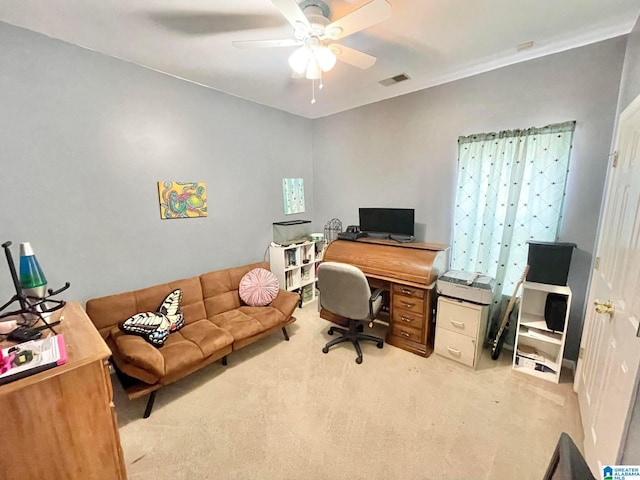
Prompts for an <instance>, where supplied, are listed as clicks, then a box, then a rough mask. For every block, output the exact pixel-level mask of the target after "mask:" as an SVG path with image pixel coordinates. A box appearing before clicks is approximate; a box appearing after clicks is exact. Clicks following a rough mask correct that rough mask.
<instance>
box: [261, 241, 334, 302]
mask: <svg viewBox="0 0 640 480" xmlns="http://www.w3.org/2000/svg"><path fill="white" fill-rule="evenodd" d="M323 252H324V241H320V242H312V241H308V242H303V243H298V244H295V245H287V246H284V245H273V244H272V245H271V246H270V247H269V264H270V267H271V271H272V272H273V273H274V274H275V276H276V277H277V278H278V282H280V288H282V289H284V290H288V291H297V292H298V293H300V306H301V307H302V306H304V305H306V304H308V303H310V302H312V301H313V300H315V299H316V298H317V280H318V275H317V274H318V265H319V264H320V262H321V261H322V254H323Z"/></svg>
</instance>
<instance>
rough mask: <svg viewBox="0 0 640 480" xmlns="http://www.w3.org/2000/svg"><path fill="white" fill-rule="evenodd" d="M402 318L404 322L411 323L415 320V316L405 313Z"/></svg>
mask: <svg viewBox="0 0 640 480" xmlns="http://www.w3.org/2000/svg"><path fill="white" fill-rule="evenodd" d="M400 320H402V321H403V322H408V323H411V322H413V320H414V319H413V318H410V317H405V316H404V315H402V316H401V317H400Z"/></svg>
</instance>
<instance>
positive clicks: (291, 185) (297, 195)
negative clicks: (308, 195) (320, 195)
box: [282, 178, 304, 215]
mask: <svg viewBox="0 0 640 480" xmlns="http://www.w3.org/2000/svg"><path fill="white" fill-rule="evenodd" d="M282 198H283V200H284V214H285V215H291V214H293V213H302V212H304V179H302V178H283V179H282Z"/></svg>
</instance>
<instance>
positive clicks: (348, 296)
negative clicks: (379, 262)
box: [318, 262, 384, 363]
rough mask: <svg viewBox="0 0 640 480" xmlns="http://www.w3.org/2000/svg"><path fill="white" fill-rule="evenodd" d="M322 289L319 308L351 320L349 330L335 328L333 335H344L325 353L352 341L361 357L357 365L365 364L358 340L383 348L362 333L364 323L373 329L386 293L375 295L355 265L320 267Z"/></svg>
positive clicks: (376, 338)
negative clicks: (368, 341)
mask: <svg viewBox="0 0 640 480" xmlns="http://www.w3.org/2000/svg"><path fill="white" fill-rule="evenodd" d="M318 288H319V289H320V298H319V300H318V302H319V306H320V307H321V308H324V309H325V310H327V311H329V312H331V313H333V314H335V315H339V316H341V317H344V318H346V319H348V320H349V329H348V330H345V329H344V328H339V327H331V328H329V332H328V333H329V335H333V332H340V333H341V334H342V335H341V336H340V337H339V338H335V339H333V340H331V341H330V342H329V343H327V344H326V345H325V346H324V348H323V349H322V351H323V352H324V353H328V352H329V349H330V348H331V347H333V346H334V345H337V344H338V343H342V342H347V341H350V342H351V343H353V346H354V347H355V349H356V352H357V353H358V357H357V358H356V363H362V349H361V348H360V344H359V343H358V340H370V341H372V342H376V344H377V346H378V348H382V346H383V345H384V341H383V340H382V339H381V338H378V337H374V336H373V335H367V334H365V333H361V331H362V330H361V328H362V322H363V321H364V322H368V323H369V326H370V327H371V326H373V320H374V318H375V317H376V315H377V314H378V312H379V311H380V308H381V307H382V296H381V293H382V289H378V290H376V291H374V292H373V293H371V289H370V288H369V283H368V282H367V277H365V275H364V273H362V271H361V270H360V269H359V268H357V267H354V266H353V265H348V264H346V263H337V262H323V263H321V264H320V266H319V267H318Z"/></svg>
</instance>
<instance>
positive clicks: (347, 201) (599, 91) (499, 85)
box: [313, 37, 626, 359]
mask: <svg viewBox="0 0 640 480" xmlns="http://www.w3.org/2000/svg"><path fill="white" fill-rule="evenodd" d="M625 43H626V39H625V38H624V37H620V38H616V39H612V40H608V41H605V42H600V43H597V44H593V45H590V46H586V47H582V48H578V49H574V50H570V51H567V52H564V53H559V54H555V55H551V56H547V57H543V58H539V59H536V60H531V61H528V62H524V63H520V64H517V65H512V66H509V67H505V68H501V69H499V70H495V71H492V72H488V73H485V74H482V75H477V76H474V77H470V78H466V79H462V80H459V81H455V82H451V83H448V84H445V85H441V86H438V87H434V88H429V89H426V90H422V91H419V92H416V93H413V94H409V95H404V96H401V97H396V98H393V99H390V100H387V101H383V102H379V103H375V104H372V105H368V106H364V107H361V108H358V109H354V110H350V111H347V112H343V113H339V114H336V115H333V116H330V117H325V118H322V119H319V120H316V121H315V122H314V124H313V146H314V152H313V158H314V182H315V183H314V188H315V195H316V196H315V199H314V201H315V220H316V222H317V225H318V226H320V225H322V224H323V223H324V222H326V221H327V220H329V219H331V218H333V217H337V218H340V219H341V220H342V222H343V224H344V225H346V224H351V223H358V207H362V206H387V207H408V208H415V209H416V222H417V223H420V224H423V226H424V230H425V232H426V233H424V234H423V236H424V238H425V239H426V240H427V241H431V242H441V243H447V244H449V243H450V242H451V230H452V222H451V218H452V214H453V207H454V206H453V202H454V188H455V183H456V169H457V160H456V159H457V139H458V136H460V135H469V134H472V133H479V132H491V131H498V130H504V129H513V128H527V127H532V126H544V125H548V124H550V123H556V122H563V121H566V120H576V121H577V126H576V132H575V136H574V146H573V153H572V156H571V166H570V173H569V178H568V184H567V197H566V204H565V213H564V221H563V225H562V228H561V231H560V239H561V240H562V241H570V242H575V243H577V244H578V250H577V251H575V252H574V256H573V261H572V266H571V272H570V277H569V285H570V286H571V287H572V291H573V295H574V297H573V298H574V299H573V302H572V307H571V308H572V311H571V319H570V323H569V334H568V340H567V346H566V350H565V357H567V358H569V359H576V358H577V355H578V349H579V344H580V336H581V333H582V319H583V318H584V303H585V297H586V289H587V282H588V280H589V275H590V266H591V262H592V254H593V251H594V245H595V239H596V228H597V222H598V212H599V209H600V201H601V197H602V192H603V188H604V178H605V173H606V168H607V161H608V153H609V147H610V144H611V136H612V131H613V124H614V118H615V111H616V100H617V97H618V89H619V82H620V75H621V69H622V63H623V56H624V49H625ZM410 73H411V72H409V74H410ZM390 88H393V87H390Z"/></svg>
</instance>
